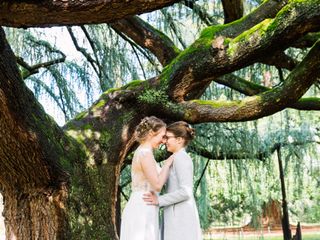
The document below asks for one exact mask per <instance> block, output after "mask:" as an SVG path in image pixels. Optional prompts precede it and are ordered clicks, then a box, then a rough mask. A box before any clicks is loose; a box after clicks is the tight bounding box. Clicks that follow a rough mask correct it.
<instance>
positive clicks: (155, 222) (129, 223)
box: [120, 146, 161, 240]
mask: <svg viewBox="0 0 320 240" xmlns="http://www.w3.org/2000/svg"><path fill="white" fill-rule="evenodd" d="M146 155H148V156H152V158H153V153H152V149H149V148H143V147H141V146H140V147H138V148H137V150H136V152H135V153H134V156H133V160H132V169H131V177H132V185H131V186H132V193H131V195H130V198H129V201H128V202H127V205H126V207H125V208H124V210H123V213H122V220H121V231H120V240H159V219H158V216H159V207H158V206H153V205H147V204H146V203H145V202H144V201H143V198H142V197H143V194H144V193H146V192H149V191H154V190H153V189H152V187H151V185H150V183H149V182H148V180H147V179H146V177H145V175H144V174H143V171H142V168H141V164H140V160H141V159H142V158H144V157H146ZM153 161H155V160H154V158H153ZM155 164H156V165H157V169H158V172H160V170H161V168H160V166H159V165H158V164H157V162H156V161H155Z"/></svg>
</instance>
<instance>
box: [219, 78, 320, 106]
mask: <svg viewBox="0 0 320 240" xmlns="http://www.w3.org/2000/svg"><path fill="white" fill-rule="evenodd" d="M214 81H215V82H217V83H219V84H222V85H225V86H228V87H230V88H231V89H233V90H236V91H238V92H240V93H242V94H244V95H247V96H253V95H257V94H260V93H262V92H266V91H269V90H272V89H271V88H268V87H265V86H261V85H259V84H256V83H253V82H249V81H247V80H245V79H243V78H240V77H238V76H236V75H234V74H227V75H224V76H222V77H219V78H216V79H215V80H214ZM288 107H290V108H294V109H297V110H320V98H316V97H306V98H300V99H299V101H298V102H296V103H293V104H291V105H289V106H288Z"/></svg>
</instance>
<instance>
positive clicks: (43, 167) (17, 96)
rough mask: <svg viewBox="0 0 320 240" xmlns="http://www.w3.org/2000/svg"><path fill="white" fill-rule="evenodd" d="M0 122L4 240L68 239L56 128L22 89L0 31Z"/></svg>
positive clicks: (63, 173)
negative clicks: (5, 237) (4, 223)
mask: <svg viewBox="0 0 320 240" xmlns="http://www.w3.org/2000/svg"><path fill="white" fill-rule="evenodd" d="M0 126H1V127H0V159H1V164H0V185H1V192H2V194H3V196H4V207H5V211H4V217H5V221H6V235H7V239H39V238H40V239H42V238H43V239H68V237H69V233H70V232H69V230H68V229H69V222H68V221H67V218H66V215H67V212H66V200H67V185H68V181H69V175H68V174H67V173H66V171H65V170H64V169H63V168H62V166H61V165H60V163H59V159H60V158H61V156H62V154H63V153H64V150H63V148H62V147H61V146H60V144H59V139H60V137H61V134H62V131H61V129H59V128H58V127H57V125H56V124H55V123H54V122H53V121H52V120H51V119H49V117H48V116H47V115H45V113H44V111H43V109H42V108H41V107H40V105H39V104H38V103H37V101H35V98H34V97H33V94H32V93H31V92H30V91H29V90H28V89H27V88H26V87H25V85H24V83H23V81H22V79H21V77H20V75H19V71H18V69H17V65H16V62H15V57H14V55H13V53H12V52H11V49H10V47H9V46H8V44H7V42H6V40H5V37H4V32H3V30H2V29H0ZM62 135H63V134H62ZM60 154H61V155H60ZM48 236H50V237H51V238H48Z"/></svg>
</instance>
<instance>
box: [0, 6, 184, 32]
mask: <svg viewBox="0 0 320 240" xmlns="http://www.w3.org/2000/svg"><path fill="white" fill-rule="evenodd" d="M176 2H178V1H177V0H158V1H147V0H133V1H121V0H114V1H105V0H91V1H74V0H65V1H55V0H43V1H18V0H13V1H12V0H4V1H1V3H0V16H1V17H0V25H2V26H8V27H24V28H26V27H50V26H62V25H81V24H89V23H108V22H112V21H115V20H119V19H122V18H125V17H127V16H130V15H135V14H139V13H145V12H150V11H153V10H156V9H160V8H163V7H166V6H169V5H172V4H174V3H176Z"/></svg>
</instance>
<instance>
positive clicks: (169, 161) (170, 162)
mask: <svg viewBox="0 0 320 240" xmlns="http://www.w3.org/2000/svg"><path fill="white" fill-rule="evenodd" d="M173 161H174V157H173V156H172V155H171V156H170V157H169V158H168V159H167V160H166V165H168V166H169V167H171V165H172V164H173Z"/></svg>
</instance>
